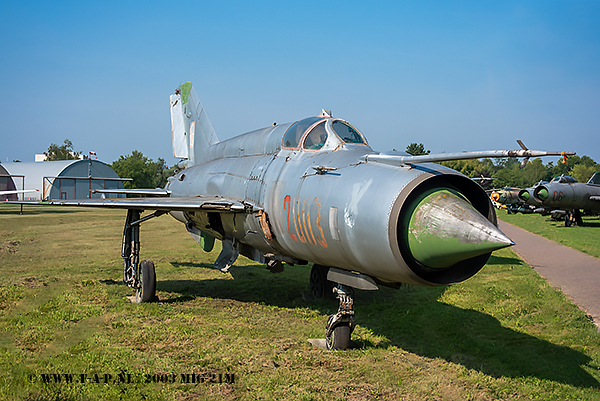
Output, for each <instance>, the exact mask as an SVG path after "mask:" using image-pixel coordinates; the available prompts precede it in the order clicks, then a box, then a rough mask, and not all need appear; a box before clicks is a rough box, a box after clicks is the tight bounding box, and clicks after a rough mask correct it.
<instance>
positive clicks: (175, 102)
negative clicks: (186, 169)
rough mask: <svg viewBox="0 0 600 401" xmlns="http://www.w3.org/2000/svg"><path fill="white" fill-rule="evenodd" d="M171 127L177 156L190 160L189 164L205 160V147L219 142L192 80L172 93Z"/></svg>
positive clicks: (175, 155) (174, 150) (174, 153)
mask: <svg viewBox="0 0 600 401" xmlns="http://www.w3.org/2000/svg"><path fill="white" fill-rule="evenodd" d="M171 130H172V132H173V157H179V158H181V159H185V160H188V162H187V163H186V164H187V165H194V164H198V163H200V162H202V155H203V151H204V150H205V149H206V148H208V147H209V146H210V145H213V144H215V143H217V142H219V138H217V134H216V133H215V130H214V129H213V127H212V124H211V123H210V120H209V119H208V116H207V115H206V112H205V111H204V108H203V107H202V103H200V99H199V98H198V95H196V92H195V91H194V88H193V87H192V83H191V82H186V83H184V84H181V85H180V86H179V88H177V89H176V90H175V94H173V95H171Z"/></svg>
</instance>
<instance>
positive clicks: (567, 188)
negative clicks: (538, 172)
mask: <svg viewBox="0 0 600 401" xmlns="http://www.w3.org/2000/svg"><path fill="white" fill-rule="evenodd" d="M596 174H598V173H596ZM596 176H597V175H594V177H592V179H590V181H588V182H587V183H582V182H577V181H576V180H575V179H574V178H572V177H568V176H560V177H555V178H554V179H553V180H552V181H551V182H549V183H547V184H543V185H539V186H538V187H536V188H535V190H534V192H533V195H534V198H535V199H536V200H537V201H538V202H539V203H540V204H541V205H542V206H543V207H545V208H561V209H583V210H585V211H587V212H590V213H600V201H599V200H598V198H599V197H600V185H599V184H597V183H595V182H594V179H595V177H596Z"/></svg>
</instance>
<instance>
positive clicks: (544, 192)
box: [537, 188, 548, 201]
mask: <svg viewBox="0 0 600 401" xmlns="http://www.w3.org/2000/svg"><path fill="white" fill-rule="evenodd" d="M537 197H538V198H539V199H540V200H542V201H545V200H546V199H548V190H547V189H546V188H542V189H540V190H539V191H538V193H537Z"/></svg>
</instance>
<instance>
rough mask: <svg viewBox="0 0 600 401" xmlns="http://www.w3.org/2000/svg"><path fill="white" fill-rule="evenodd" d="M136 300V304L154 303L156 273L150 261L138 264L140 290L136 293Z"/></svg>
mask: <svg viewBox="0 0 600 401" xmlns="http://www.w3.org/2000/svg"><path fill="white" fill-rule="evenodd" d="M136 300H137V302H138V303H139V302H154V301H156V271H155V269H154V262H152V261H151V260H142V262H141V263H140V288H138V290H137V292H136Z"/></svg>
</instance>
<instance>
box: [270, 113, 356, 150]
mask: <svg viewBox="0 0 600 401" xmlns="http://www.w3.org/2000/svg"><path fill="white" fill-rule="evenodd" d="M331 135H333V136H334V138H335V139H337V141H336V142H340V143H347V144H359V145H366V146H368V144H367V141H366V139H365V137H364V136H363V135H362V134H361V133H360V132H359V131H358V130H357V129H356V128H354V127H353V126H352V125H350V124H348V123H347V122H346V121H343V120H340V119H333V118H323V117H308V118H305V119H303V120H300V121H296V122H295V123H294V124H292V125H291V126H290V127H289V128H288V130H287V131H286V133H285V135H284V136H283V143H282V147H284V148H290V149H300V148H302V149H305V150H319V149H321V148H323V146H325V144H326V143H327V139H328V138H330V136H331Z"/></svg>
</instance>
